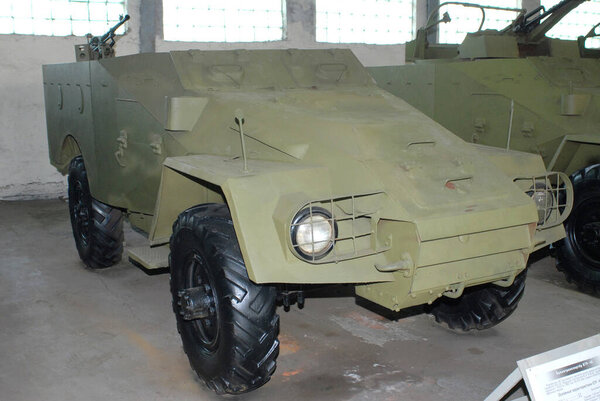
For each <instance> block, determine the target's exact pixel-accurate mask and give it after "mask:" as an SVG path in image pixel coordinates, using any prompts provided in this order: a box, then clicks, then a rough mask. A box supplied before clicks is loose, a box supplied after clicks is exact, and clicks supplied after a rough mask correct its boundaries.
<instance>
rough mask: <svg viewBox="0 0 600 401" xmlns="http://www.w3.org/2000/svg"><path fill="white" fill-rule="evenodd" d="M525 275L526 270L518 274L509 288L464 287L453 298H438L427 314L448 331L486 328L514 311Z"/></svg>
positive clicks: (493, 286)
mask: <svg viewBox="0 0 600 401" xmlns="http://www.w3.org/2000/svg"><path fill="white" fill-rule="evenodd" d="M526 275H527V272H526V271H523V272H522V273H520V274H519V275H518V276H517V277H516V278H515V281H514V282H513V284H511V285H510V286H509V287H500V286H497V285H493V284H484V285H479V286H475V287H469V288H466V289H465V290H464V292H463V294H462V296H460V297H459V298H457V299H452V298H447V297H444V298H440V299H439V300H437V301H436V302H435V303H434V304H433V305H432V307H431V311H430V313H431V314H432V315H433V316H434V317H435V320H436V322H438V323H440V324H442V325H446V326H447V327H448V328H449V329H451V330H456V331H470V330H485V329H489V328H491V327H493V326H495V325H497V324H498V323H500V322H501V321H503V320H504V319H506V318H507V317H509V316H510V314H511V313H513V312H514V311H515V309H516V308H517V305H518V303H519V301H520V300H521V297H522V296H523V292H524V290H525V277H526Z"/></svg>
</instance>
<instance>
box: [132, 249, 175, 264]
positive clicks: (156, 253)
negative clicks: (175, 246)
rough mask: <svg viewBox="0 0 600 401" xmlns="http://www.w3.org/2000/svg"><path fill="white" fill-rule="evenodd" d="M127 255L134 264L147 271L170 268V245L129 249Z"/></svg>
mask: <svg viewBox="0 0 600 401" xmlns="http://www.w3.org/2000/svg"><path fill="white" fill-rule="evenodd" d="M127 255H128V256H129V259H130V260H131V261H132V262H134V263H138V264H140V265H142V266H143V267H145V268H146V269H163V268H165V267H169V245H161V246H155V247H149V246H139V247H135V248H128V249H127Z"/></svg>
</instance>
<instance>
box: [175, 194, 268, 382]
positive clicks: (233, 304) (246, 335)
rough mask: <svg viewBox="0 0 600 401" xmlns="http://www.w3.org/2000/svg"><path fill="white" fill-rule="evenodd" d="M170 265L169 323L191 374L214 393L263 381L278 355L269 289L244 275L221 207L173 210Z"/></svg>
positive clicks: (244, 268) (210, 206)
mask: <svg viewBox="0 0 600 401" xmlns="http://www.w3.org/2000/svg"><path fill="white" fill-rule="evenodd" d="M170 268H171V294H172V297H173V311H174V312H175V316H176V318H177V328H178V330H179V334H180V335H181V340H182V342H183V349H184V350H185V352H186V354H187V356H188V359H189V361H190V365H191V366H192V368H193V369H194V370H195V371H196V373H197V374H198V376H199V377H200V378H201V379H203V380H204V381H205V383H206V384H207V385H208V386H209V387H210V388H211V389H213V390H214V391H216V392H217V393H219V394H220V393H230V394H239V393H243V392H247V391H251V390H254V389H256V388H258V387H260V386H262V385H263V384H265V383H266V382H267V381H268V380H269V379H270V377H271V375H272V374H273V372H274V371H275V366H276V362H275V360H276V358H277V355H278V353H279V341H278V340H277V335H278V331H279V316H278V315H277V314H276V313H275V309H276V305H275V298H276V289H275V288H274V287H271V286H267V285H257V284H254V283H253V282H252V281H250V279H249V278H248V274H247V272H246V267H245V265H244V261H243V259H242V255H241V252H240V247H239V244H238V241H237V238H236V235H235V231H234V228H233V224H232V221H231V216H230V213H229V209H228V208H227V206H226V205H219V204H206V205H200V206H196V207H193V208H191V209H188V210H187V211H185V212H183V213H182V214H181V215H179V218H178V219H177V221H176V222H175V224H174V225H173V235H172V236H171V255H170Z"/></svg>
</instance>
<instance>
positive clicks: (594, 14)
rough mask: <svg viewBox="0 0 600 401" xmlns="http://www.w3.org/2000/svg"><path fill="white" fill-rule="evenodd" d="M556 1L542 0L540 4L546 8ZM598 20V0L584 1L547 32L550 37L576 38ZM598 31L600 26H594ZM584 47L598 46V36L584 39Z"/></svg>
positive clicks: (599, 3) (556, 1) (599, 19)
mask: <svg viewBox="0 0 600 401" xmlns="http://www.w3.org/2000/svg"><path fill="white" fill-rule="evenodd" d="M557 3H558V0H542V2H541V5H542V6H544V7H546V10H548V9H549V8H550V7H552V6H554V5H555V4H557ZM599 22H600V0H591V1H586V2H584V3H583V4H580V5H579V6H578V7H577V8H576V9H575V10H573V11H571V12H570V13H569V14H568V15H567V16H566V17H564V18H563V19H562V20H560V22H559V23H558V24H556V25H555V26H554V27H553V28H552V29H551V30H550V31H548V33H547V34H546V35H547V36H549V37H551V38H558V39H567V40H577V37H578V36H585V34H587V33H588V32H589V31H590V29H592V27H593V26H594V25H596V24H597V23H599ZM596 32H598V33H600V27H598V28H596ZM585 47H588V48H589V47H593V48H600V38H590V39H587V40H586V41H585Z"/></svg>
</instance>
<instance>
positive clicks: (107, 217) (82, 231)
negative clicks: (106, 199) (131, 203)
mask: <svg viewBox="0 0 600 401" xmlns="http://www.w3.org/2000/svg"><path fill="white" fill-rule="evenodd" d="M69 214H70V215H71V227H72V229H73V237H74V238H75V245H76V246H77V252H79V257H80V258H81V260H82V261H83V263H85V264H86V266H88V267H90V268H92V269H100V268H104V267H109V266H112V265H114V264H115V263H117V262H118V261H120V260H121V255H122V253H123V214H122V213H121V211H120V210H119V209H115V208H113V207H110V206H108V205H106V204H104V203H102V202H99V201H97V200H96V199H94V198H92V195H91V193H90V187H89V184H88V179H87V172H86V170H85V164H84V163H83V158H82V157H81V156H77V157H76V158H74V159H73V160H72V161H71V164H70V166H69Z"/></svg>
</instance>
